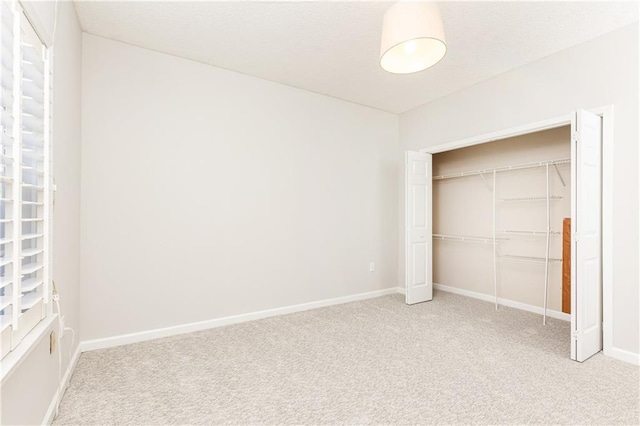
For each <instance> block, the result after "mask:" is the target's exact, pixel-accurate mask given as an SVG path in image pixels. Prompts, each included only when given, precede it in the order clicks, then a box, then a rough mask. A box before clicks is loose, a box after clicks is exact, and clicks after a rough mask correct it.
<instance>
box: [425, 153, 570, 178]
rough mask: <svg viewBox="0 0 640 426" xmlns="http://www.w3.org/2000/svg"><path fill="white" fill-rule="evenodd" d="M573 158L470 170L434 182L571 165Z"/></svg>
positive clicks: (443, 176) (448, 175) (444, 176)
mask: <svg viewBox="0 0 640 426" xmlns="http://www.w3.org/2000/svg"><path fill="white" fill-rule="evenodd" d="M570 163H571V158H560V159H557V160H549V161H537V162H533V163H524V164H515V165H511V166H502V167H494V168H490V169H481V170H470V171H466V172H458V173H449V174H446V175H438V176H433V180H444V179H453V178H460V177H467V176H478V175H484V174H488V173H493V172H494V171H495V172H508V171H512V170H523V169H534V168H538V167H546V166H547V165H554V166H555V165H558V164H570Z"/></svg>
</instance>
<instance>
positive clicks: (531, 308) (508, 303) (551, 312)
mask: <svg viewBox="0 0 640 426" xmlns="http://www.w3.org/2000/svg"><path fill="white" fill-rule="evenodd" d="M433 288H435V289H436V290H440V291H446V292H447V293H454V294H459V295H461V296H467V297H472V298H474V299H480V300H484V301H485V302H493V301H494V300H495V299H494V297H493V296H491V295H489V294H484V293H477V292H475V291H470V290H464V289H461V288H457V287H451V286H448V285H444V284H436V283H434V284H433ZM396 291H397V292H398V293H400V294H405V289H404V287H397V288H396ZM498 304H499V305H502V306H508V307H509V308H516V309H521V310H523V311H528V312H533V313H535V314H539V315H542V308H539V307H537V306H533V305H527V304H526V303H520V302H516V301H514V300H509V299H502V298H500V297H499V298H498ZM547 316H548V317H550V318H556V319H559V320H563V321H571V315H569V314H565V313H564V312H558V311H554V310H551V309H547Z"/></svg>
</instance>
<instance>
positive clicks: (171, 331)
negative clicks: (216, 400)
mask: <svg viewBox="0 0 640 426" xmlns="http://www.w3.org/2000/svg"><path fill="white" fill-rule="evenodd" d="M396 293H397V289H396V288H395V287H393V288H387V289H384V290H377V291H370V292H367V293H359V294H353V295H350V296H344V297H336V298H334V299H325V300H319V301H316V302H309V303H302V304H299V305H291V306H284V307H282V308H274V309H267V310H264V311H258V312H250V313H246V314H240V315H233V316H229V317H224V318H216V319H212V320H207V321H200V322H193V323H189V324H181V325H176V326H172V327H165V328H157V329H154V330H148V331H141V332H138V333H130V334H122V335H119V336H113V337H105V338H102V339H93V340H85V341H83V342H80V350H81V351H82V352H87V351H94V350H97V349H105V348H112V347H115V346H122V345H128V344H131V343H137V342H144V341H146V340H153V339H159V338H161V337H169V336H175V335H177V334H184V333H192V332H194V331H201V330H207V329H210V328H216V327H222V326H225V325H231V324H238V323H242V322H247V321H255V320H258V319H263V318H269V317H274V316H278V315H285V314H291V313H294V312H301V311H307V310H310V309H316V308H322V307H325V306H333V305H340V304H343V303H349V302H356V301H358V300H365V299H372V298H374V297H380V296H387V295H389V294H396Z"/></svg>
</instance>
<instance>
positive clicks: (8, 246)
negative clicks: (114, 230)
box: [0, 1, 51, 357]
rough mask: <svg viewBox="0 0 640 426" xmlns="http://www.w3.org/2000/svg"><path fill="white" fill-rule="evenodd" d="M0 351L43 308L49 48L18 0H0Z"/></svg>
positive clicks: (46, 281)
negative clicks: (10, 0)
mask: <svg viewBox="0 0 640 426" xmlns="http://www.w3.org/2000/svg"><path fill="white" fill-rule="evenodd" d="M0 10H1V12H0V13H1V15H0V19H1V22H2V32H1V34H2V40H1V43H2V51H1V53H0V55H1V56H0V62H1V63H2V69H1V72H2V75H1V79H0V80H1V82H2V83H1V84H2V98H1V99H0V103H1V105H2V109H1V111H2V152H1V159H2V161H1V167H2V169H1V170H2V174H1V177H0V180H1V185H2V187H1V189H0V191H1V192H0V255H1V256H0V259H1V260H0V283H1V284H0V285H1V286H2V287H1V288H0V324H1V327H2V328H1V341H0V344H1V346H0V352H1V354H0V355H1V356H2V357H4V356H5V355H6V354H7V353H8V352H9V351H11V350H13V349H15V348H16V347H17V346H18V345H19V343H20V342H21V341H22V339H23V338H24V337H25V336H26V335H27V334H28V333H29V331H31V330H32V329H33V328H34V327H35V326H36V325H37V324H38V323H39V322H40V321H41V320H42V319H43V318H44V317H45V316H46V315H47V313H48V305H47V304H48V302H49V274H50V264H49V258H50V256H49V252H50V250H49V247H50V245H49V243H50V224H49V220H50V213H51V212H50V209H49V206H50V195H49V194H50V192H49V191H50V177H49V176H50V155H49V143H48V142H49V139H50V137H49V136H50V135H49V130H50V124H49V119H48V117H49V110H50V105H49V99H50V90H49V87H50V84H49V82H50V75H49V66H48V59H47V58H48V51H47V49H46V48H45V46H44V45H43V44H42V42H41V41H40V39H39V38H38V36H37V34H36V32H35V31H34V30H33V28H32V27H31V25H30V23H29V21H28V20H27V19H26V17H25V16H24V14H23V13H22V11H21V10H19V5H18V4H17V3H16V2H8V1H2V8H1V9H0Z"/></svg>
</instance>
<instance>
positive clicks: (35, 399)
mask: <svg viewBox="0 0 640 426" xmlns="http://www.w3.org/2000/svg"><path fill="white" fill-rule="evenodd" d="M81 49H82V32H81V29H80V26H79V24H78V20H77V17H76V12H75V7H74V6H73V3H71V2H66V1H61V2H60V3H59V7H58V25H57V34H56V40H55V59H54V82H53V85H54V94H53V116H54V125H53V157H54V169H53V175H54V178H55V180H56V183H57V185H58V191H57V193H56V196H55V211H54V218H53V228H54V230H53V232H54V236H53V249H54V253H55V255H54V258H53V279H54V280H55V283H56V286H57V288H58V292H59V294H60V297H61V300H60V305H61V309H62V312H63V315H64V316H65V322H66V326H68V327H72V328H74V329H75V330H76V333H77V332H78V331H79V309H78V297H79V281H80V267H79V264H80V136H81V133H80V125H81V122H80V95H81V91H80V89H81V85H80V80H81V69H82V68H81V57H80V55H81ZM51 328H52V329H54V330H55V331H56V334H57V335H58V336H60V333H59V330H58V326H57V322H55V323H54V325H53V326H52V327H51ZM44 336H45V338H43V339H42V340H41V341H40V342H39V343H38V344H37V345H36V346H35V348H34V349H33V351H32V352H31V353H30V355H29V356H28V357H27V358H26V359H25V360H24V361H23V362H22V364H20V366H19V367H18V369H17V370H15V371H14V372H13V373H12V374H11V375H10V376H9V378H8V379H7V380H6V381H5V382H3V383H2V389H1V392H0V393H1V405H2V415H1V418H0V424H6V425H13V424H40V423H41V422H42V421H43V419H44V418H45V414H46V412H47V410H48V409H49V406H50V404H51V402H52V399H53V398H54V394H55V392H56V389H57V385H58V354H57V352H54V354H49V339H48V336H49V333H48V332H47V333H46V334H45V335H44ZM76 337H77V336H76ZM70 345H71V337H70V334H68V335H67V336H66V337H65V338H64V339H63V340H62V341H61V342H59V345H58V349H57V350H61V351H62V354H63V360H62V371H63V374H64V372H65V371H66V370H67V367H68V363H69V360H68V354H69V352H70V350H71V351H72V352H73V351H75V350H76V348H77V346H78V339H77V338H76V340H75V342H74V347H73V348H72V347H71V346H70Z"/></svg>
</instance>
